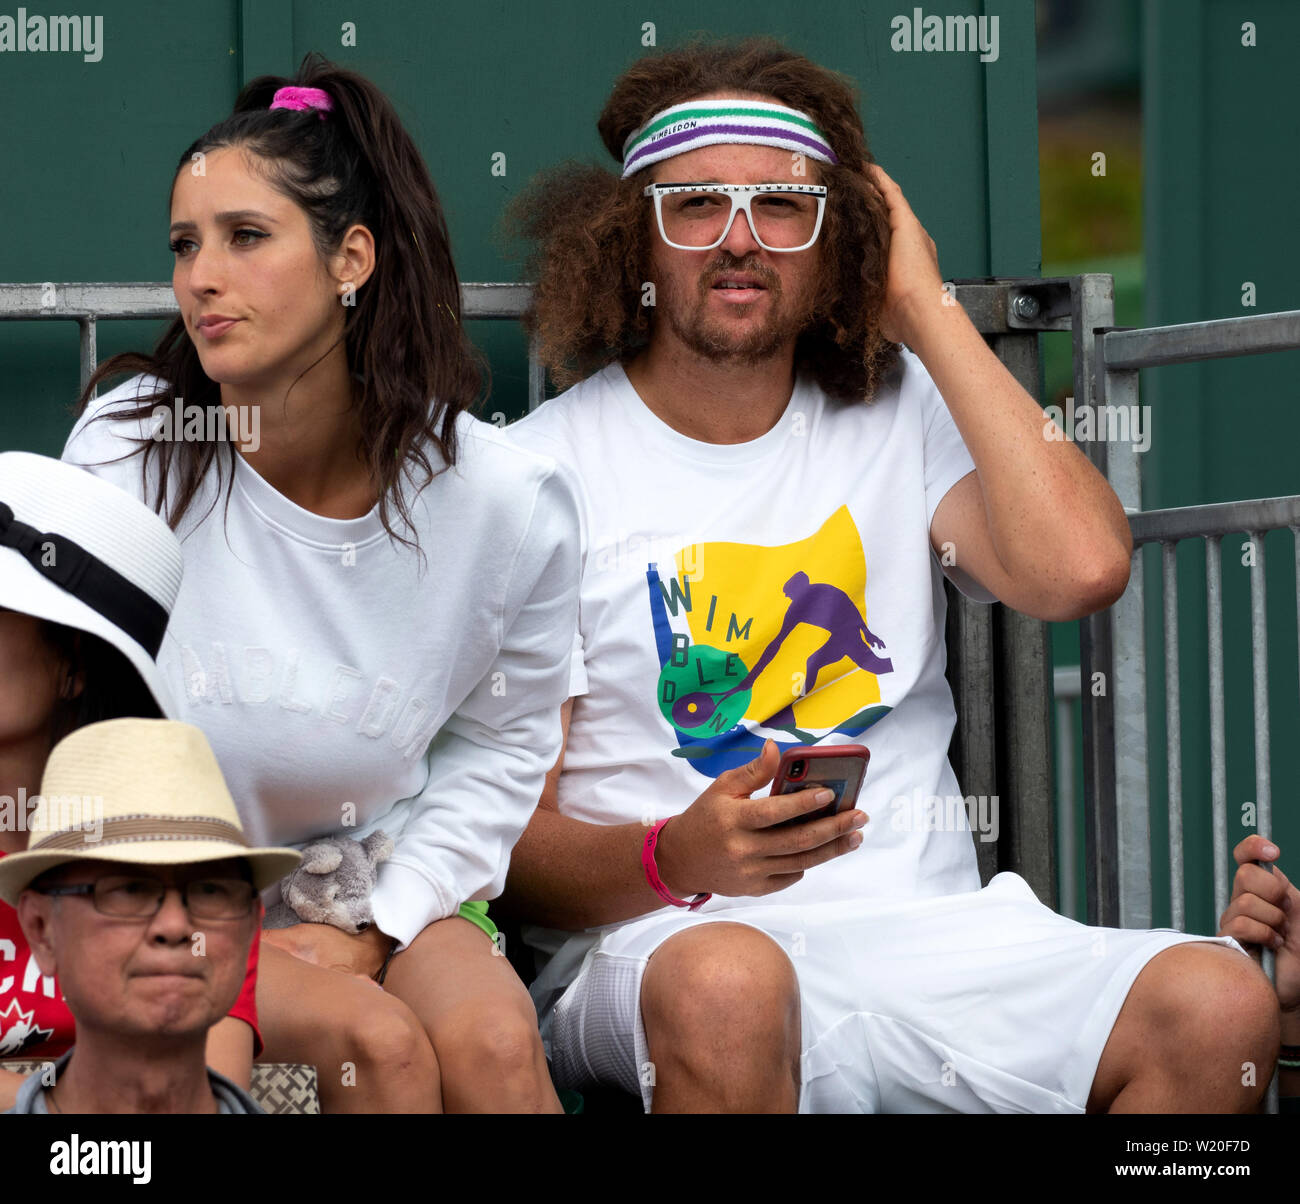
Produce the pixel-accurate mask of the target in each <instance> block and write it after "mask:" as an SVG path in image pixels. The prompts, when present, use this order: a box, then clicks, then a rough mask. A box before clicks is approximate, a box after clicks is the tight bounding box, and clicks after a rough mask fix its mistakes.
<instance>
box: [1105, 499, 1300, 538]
mask: <svg viewBox="0 0 1300 1204" xmlns="http://www.w3.org/2000/svg"><path fill="white" fill-rule="evenodd" d="M1297 525H1300V494H1297V495H1294V496H1290V497H1269V498H1256V499H1254V500H1253V501H1243V502H1212V503H1210V504H1209V505H1205V506H1176V507H1174V508H1172V509H1169V510H1148V511H1147V512H1146V513H1145V514H1132V515H1130V516H1129V529H1130V530H1131V531H1132V532H1133V542H1134V543H1135V544H1144V543H1153V542H1155V541H1157V540H1165V539H1175V540H1176V539H1189V538H1192V537H1194V536H1206V535H1232V534H1235V533H1236V532H1238V531H1272V530H1274V529H1275V528H1277V527H1294V526H1297Z"/></svg>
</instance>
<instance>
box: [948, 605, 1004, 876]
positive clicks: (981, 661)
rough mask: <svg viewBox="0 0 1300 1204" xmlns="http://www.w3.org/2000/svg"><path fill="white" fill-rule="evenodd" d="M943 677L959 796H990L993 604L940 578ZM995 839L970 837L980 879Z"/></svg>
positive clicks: (992, 860)
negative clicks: (948, 689) (952, 711)
mask: <svg viewBox="0 0 1300 1204" xmlns="http://www.w3.org/2000/svg"><path fill="white" fill-rule="evenodd" d="M944 595H945V597H946V599H947V607H948V618H947V628H946V632H945V637H946V640H947V649H948V678H949V681H950V683H951V685H952V696H953V704H954V706H955V708H956V711H957V723H956V726H955V727H954V728H953V735H952V741H951V744H950V746H949V757H950V759H951V761H952V766H953V772H954V773H956V775H957V782H958V784H959V786H960V787H961V792H962V794H963V795H966V794H974V795H977V796H978V795H981V794H983V795H985V796H987V797H989V798H992V797H993V796H994V795H995V794H997V792H998V785H997V753H996V749H997V740H996V737H997V718H998V717H997V715H996V713H995V711H994V705H993V614H992V612H993V607H991V606H985V605H983V604H982V603H979V602H974V601H972V600H971V599H970V598H968V597H966V595H965V594H963V593H962V592H961V591H960V590H959V589H958V588H957V587H956V586H955V585H953V583H952V582H951V581H947V580H945V581H944ZM998 843H1000V842H993V841H984V840H975V841H974V844H975V856H976V861H977V864H978V865H979V874H980V882H981V883H983V884H984V885H988V882H989V879H991V878H992V877H993V875H994V874H996V873H997V872H998V869H999V868H1000V867H999V866H998V847H997V845H998Z"/></svg>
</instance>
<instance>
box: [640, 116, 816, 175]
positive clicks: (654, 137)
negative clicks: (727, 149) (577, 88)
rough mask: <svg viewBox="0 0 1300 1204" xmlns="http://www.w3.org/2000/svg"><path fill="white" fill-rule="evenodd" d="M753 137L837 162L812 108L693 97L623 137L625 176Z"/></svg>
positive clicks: (758, 141)
mask: <svg viewBox="0 0 1300 1204" xmlns="http://www.w3.org/2000/svg"><path fill="white" fill-rule="evenodd" d="M719 143H749V144H753V145H756V146H777V147H781V148H782V149H784V150H791V151H798V152H799V153H800V154H804V155H807V156H808V157H809V158H810V159H819V160H821V162H823V163H838V162H839V160H838V159H837V158H836V157H835V152H834V151H833V150H831V146H830V143H829V142H828V141H827V139H826V135H825V134H823V133H822V132H821V130H819V129H818V128H817V126H816V125H815V124H814V122H813V120H812V118H810V117H809V116H808V114H807V113H801V112H799V110H798V109H788V108H786V107H785V105H776V104H769V103H767V102H766V101H761V100H688V101H687V102H686V103H685V104H679V105H673V106H671V107H670V108H667V109H664V110H663V111H662V112H660V113H656V114H655V115H654V116H653V117H651V118H650V120H649V121H647V122H646V123H645V125H643V126H642V127H641V128H640V129H637V130H633V131H632V133H630V134H629V135H628V136H627V141H626V142H624V143H623V179H625V180H626V179H627V177H628V176H630V175H631V174H632V173H633V172H635V171H640V170H641V168H643V167H647V166H649V165H650V164H651V163H658V162H659V160H660V159H668V158H671V157H672V156H673V155H683V154H685V153H686V152H687V151H692V150H697V149H698V148H699V147H701V146H714V145H716V144H719Z"/></svg>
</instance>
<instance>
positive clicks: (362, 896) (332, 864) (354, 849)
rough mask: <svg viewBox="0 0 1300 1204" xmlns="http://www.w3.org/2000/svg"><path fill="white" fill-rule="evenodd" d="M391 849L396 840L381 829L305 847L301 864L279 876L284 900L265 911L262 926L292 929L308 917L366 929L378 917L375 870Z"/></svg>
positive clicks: (310, 920) (349, 928) (352, 929)
mask: <svg viewBox="0 0 1300 1204" xmlns="http://www.w3.org/2000/svg"><path fill="white" fill-rule="evenodd" d="M392 851H393V841H392V838H391V837H389V836H387V835H385V834H384V833H383V832H372V833H371V834H370V835H369V836H367V837H366V838H365V840H362V841H356V840H350V839H349V838H348V837H346V836H327V837H325V839H323V840H313V841H312V842H311V844H309V845H307V846H306V848H304V849H303V851H302V863H301V864H300V865H299V866H298V868H297V869H296V870H294V871H293V872H292V873H291V874H289V875H287V876H286V877H285V878H284V879H282V880H281V882H280V895H281V901H280V902H279V903H277V904H276V905H275V906H274V907H271V908H269V909H268V910H267V913H266V919H265V920H264V921H263V923H262V927H263V928H288V927H290V926H291V925H293V924H297V923H299V922H300V921H305V922H306V923H308V924H333V925H334V927H335V928H341V929H343V931H344V932H351V933H354V934H355V933H358V932H364V931H365V930H366V929H367V928H369V927H370V923H371V921H372V919H373V918H374V916H373V913H372V912H371V910H370V892H371V890H372V888H373V887H374V885H375V872H376V870H377V869H378V867H379V863H380V862H381V861H387V860H388V858H389V856H390V855H391V854H392Z"/></svg>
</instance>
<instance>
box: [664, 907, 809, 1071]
mask: <svg viewBox="0 0 1300 1204" xmlns="http://www.w3.org/2000/svg"><path fill="white" fill-rule="evenodd" d="M641 1013H642V1017H643V1019H644V1022H645V1026H646V1031H647V1034H650V1033H654V1032H657V1033H661V1034H663V1035H665V1036H671V1038H672V1039H673V1041H674V1042H681V1041H690V1040H692V1039H695V1038H699V1037H707V1039H708V1040H709V1042H710V1043H711V1044H717V1043H718V1041H719V1040H722V1039H726V1040H728V1041H730V1042H732V1043H736V1044H741V1045H747V1044H748V1043H749V1042H750V1041H752V1040H753V1039H754V1038H756V1037H759V1036H762V1037H764V1038H765V1039H768V1040H771V1039H772V1038H773V1037H778V1038H779V1037H783V1036H784V1037H792V1039H793V1042H794V1044H795V1046H796V1049H797V1046H798V1041H799V1026H798V1016H799V980H798V977H797V976H796V974H795V971H794V966H793V965H792V964H791V962H790V959H789V957H787V956H786V954H785V951H784V950H783V949H782V948H781V947H780V946H779V945H778V944H777V943H776V942H775V941H774V940H772V938H771V937H769V936H767V935H766V934H764V933H762V932H760V931H759V930H758V929H756V928H751V927H750V926H749V925H748V924H732V923H716V924H701V925H699V926H698V927H695V928H688V929H687V930H686V931H684V932H679V933H678V934H677V935H676V936H673V937H670V938H669V939H668V940H667V941H665V942H664V943H663V944H662V945H660V947H659V948H658V949H657V950H656V951H655V953H654V954H653V956H652V957H651V958H650V961H649V963H648V964H647V966H646V971H645V976H644V978H643V980H642V984H641ZM722 1017H725V1019H726V1023H725V1024H720V1023H719V1020H720V1018H722Z"/></svg>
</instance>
